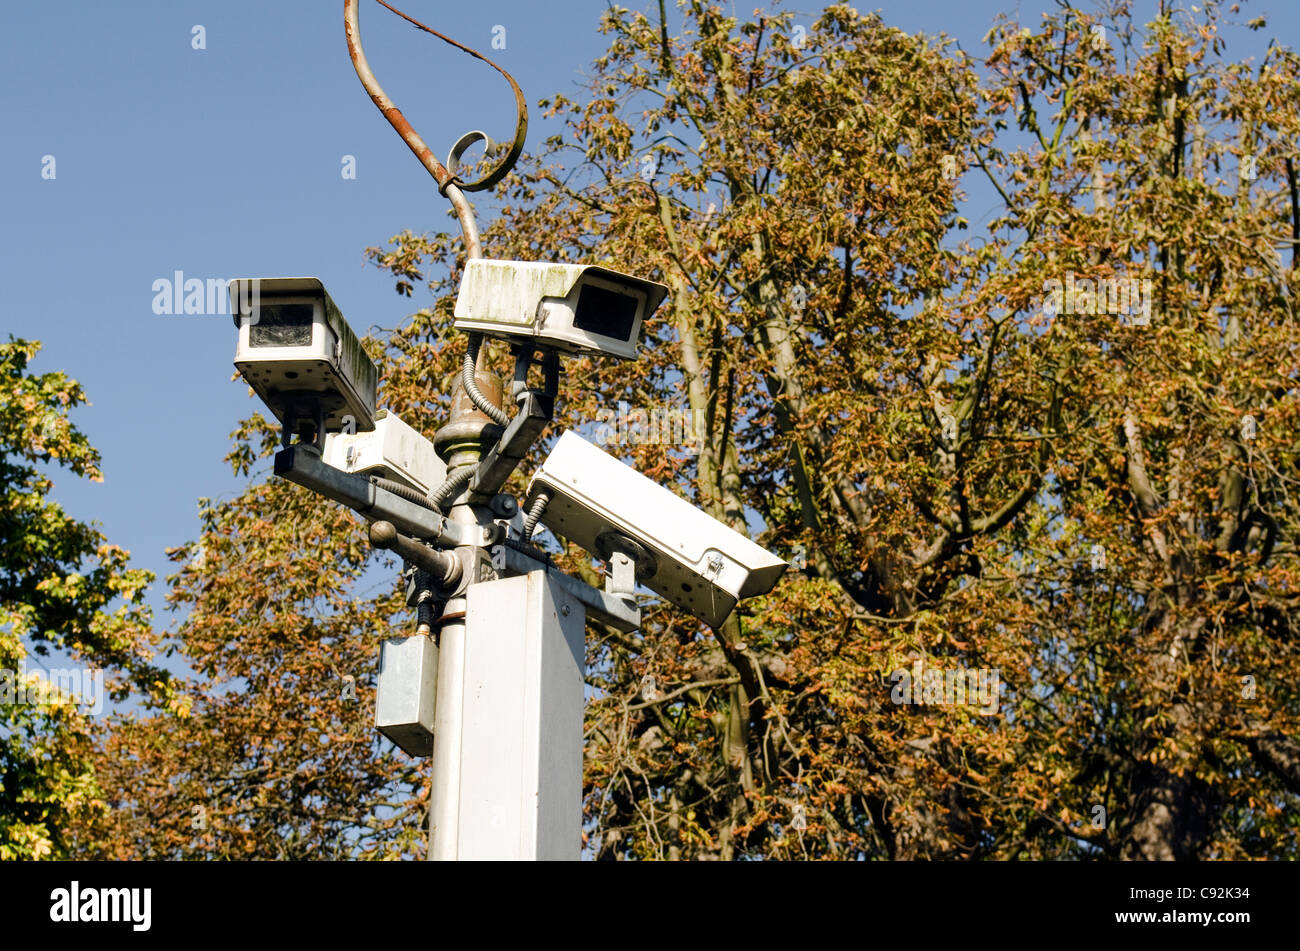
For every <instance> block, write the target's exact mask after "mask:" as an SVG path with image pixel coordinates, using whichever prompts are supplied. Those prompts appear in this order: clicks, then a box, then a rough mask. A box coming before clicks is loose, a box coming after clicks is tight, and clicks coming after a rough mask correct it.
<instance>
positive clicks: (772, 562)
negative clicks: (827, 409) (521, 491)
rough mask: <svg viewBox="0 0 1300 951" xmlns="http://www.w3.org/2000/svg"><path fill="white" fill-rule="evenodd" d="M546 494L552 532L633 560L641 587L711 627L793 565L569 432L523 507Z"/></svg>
mask: <svg viewBox="0 0 1300 951" xmlns="http://www.w3.org/2000/svg"><path fill="white" fill-rule="evenodd" d="M542 493H546V494H547V495H548V496H549V497H550V499H549V501H548V502H547V504H546V509H545V511H544V512H543V513H542V516H541V522H542V524H544V525H545V526H546V527H547V528H549V529H550V530H551V531H553V532H554V533H555V534H557V535H561V536H563V537H564V538H567V539H569V540H570V541H573V542H576V543H577V544H578V545H581V546H582V547H583V548H584V549H586V550H587V551H589V552H591V553H593V554H595V555H597V556H598V557H600V558H603V559H604V560H605V561H610V560H611V558H612V556H613V555H614V554H617V553H622V554H625V555H627V556H629V557H630V558H631V559H632V561H633V562H634V563H635V566H636V578H637V580H638V581H640V582H641V583H642V584H644V585H645V586H646V587H647V588H649V589H650V590H652V591H654V592H655V593H656V594H659V595H660V596H662V597H664V598H666V599H667V600H669V601H671V602H672V603H673V604H675V605H677V606H678V607H680V608H683V609H684V610H686V611H689V612H690V613H691V614H693V615H694V616H695V617H697V618H699V619H700V620H701V621H704V622H705V623H706V624H708V625H710V626H711V627H715V628H716V627H719V626H720V625H721V624H722V622H723V621H725V620H726V619H727V616H728V615H729V614H731V611H732V609H733V608H735V606H736V602H737V601H738V600H740V599H741V598H750V597H754V596H756V595H760V594H766V593H767V592H769V591H771V590H772V588H773V587H775V585H776V583H777V581H778V580H780V578H781V575H782V573H783V572H784V571H785V569H786V568H787V567H788V566H787V564H786V563H785V562H784V561H782V560H781V559H780V558H777V557H776V556H775V555H773V554H771V553H770V552H768V551H766V550H764V549H762V548H760V547H759V546H758V545H755V544H754V543H753V542H751V541H750V540H749V539H748V538H746V537H745V536H744V535H741V534H740V533H738V532H735V531H732V530H731V529H730V528H728V527H727V526H726V525H723V524H722V523H721V522H719V521H717V520H716V519H713V518H711V517H709V516H708V515H706V514H705V513H703V512H701V511H700V510H699V509H697V508H696V507H695V506H693V505H691V503H689V502H687V501H686V500H685V499H682V498H679V497H678V496H676V495H674V494H673V493H672V492H670V491H668V490H667V489H665V488H664V487H663V486H660V485H657V484H655V483H654V482H652V481H651V480H649V479H647V478H646V477H645V476H643V475H642V474H641V473H639V472H637V471H636V470H635V469H633V468H631V467H630V466H626V465H624V464H623V463H622V462H620V461H619V460H617V459H615V458H614V457H613V456H610V455H608V454H607V453H605V452H603V451H602V450H600V449H598V448H597V447H596V446H593V445H592V444H591V443H589V442H587V441H586V440H585V439H583V438H582V437H581V436H579V435H577V434H576V433H574V432H571V431H569V432H565V433H564V434H563V435H561V436H560V438H559V440H558V441H557V442H556V444H555V448H554V449H553V450H551V454H550V455H549V456H547V458H546V461H545V462H544V463H542V468H541V469H539V470H538V471H537V474H536V475H534V476H533V479H532V482H531V483H530V484H529V486H528V501H527V504H525V506H524V509H525V510H530V509H531V508H532V505H533V503H534V501H535V500H536V499H537V498H538V496H539V495H541V494H542Z"/></svg>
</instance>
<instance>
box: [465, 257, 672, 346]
mask: <svg viewBox="0 0 1300 951" xmlns="http://www.w3.org/2000/svg"><path fill="white" fill-rule="evenodd" d="M667 295H668V288H667V287H666V286H665V285H663V284H659V283H656V282H655V281H647V280H643V279H642V278H639V277H632V276H631V275H629V274H622V273H620V272H618V271H611V270H610V269H609V268H603V267H598V266H596V265H589V264H544V263H540V262H536V261H501V260H493V259H489V258H476V259H474V260H471V261H467V262H466V264H465V273H464V276H463V277H461V281H460V293H459V294H458V295H457V297H456V322H455V326H456V328H457V329H459V330H465V331H469V332H476V333H482V334H487V335H488V336H491V337H500V338H504V339H506V340H511V341H514V342H520V343H528V342H531V343H533V344H534V345H535V346H540V347H554V348H555V349H557V350H563V351H565V352H568V353H577V354H591V355H597V356H608V357H617V358H619V359H621V360H632V359H635V358H636V355H637V353H636V348H637V344H638V343H639V342H640V339H641V325H642V323H643V322H644V321H645V320H646V318H648V317H649V316H650V315H651V314H652V313H654V311H655V308H657V307H658V306H659V305H660V304H661V303H662V302H663V299H664V298H665V297H666V296H667Z"/></svg>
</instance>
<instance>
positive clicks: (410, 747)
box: [375, 634, 438, 756]
mask: <svg viewBox="0 0 1300 951" xmlns="http://www.w3.org/2000/svg"><path fill="white" fill-rule="evenodd" d="M437 690H438V645H437V644H435V643H434V642H433V638H432V637H429V636H428V635H427V634H410V635H407V636H405V637H390V638H387V639H386V640H384V642H383V644H382V645H381V646H380V648H379V689H378V690H377V691H376V696H375V726H376V727H377V728H378V729H379V732H380V733H382V734H384V736H386V737H388V738H389V739H390V740H392V741H393V742H394V743H396V744H397V745H398V746H400V747H401V748H402V749H404V750H406V752H408V753H410V754H411V755H412V756H429V755H430V754H432V753H433V718H434V709H435V707H436V703H435V701H436V699H437Z"/></svg>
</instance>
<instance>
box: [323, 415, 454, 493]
mask: <svg viewBox="0 0 1300 951" xmlns="http://www.w3.org/2000/svg"><path fill="white" fill-rule="evenodd" d="M323 459H324V461H325V464H326V465H330V466H333V467H334V468H335V469H342V470H343V471H344V472H356V473H367V474H374V475H378V476H382V477H383V478H385V479H389V480H391V481H393V482H399V483H401V484H402V485H405V486H409V487H410V488H412V489H415V490H416V491H417V492H420V493H422V494H425V495H427V494H428V493H430V492H432V491H433V490H434V489H436V488H438V486H440V485H442V484H443V482H444V481H446V479H447V465H446V463H444V462H443V461H442V460H441V459H439V458H438V454H437V453H436V452H435V451H434V448H433V443H432V442H430V441H429V440H428V439H426V438H425V437H424V436H422V435H421V434H420V433H419V432H417V431H416V430H415V429H413V428H411V427H410V426H408V425H407V424H406V423H404V422H402V420H401V418H400V417H398V415H397V414H396V413H390V412H389V411H388V410H383V409H381V410H380V411H379V412H377V413H376V414H375V428H374V430H373V431H371V432H368V433H366V432H357V433H346V432H342V433H330V434H329V435H328V436H326V437H325V453H324V456H323Z"/></svg>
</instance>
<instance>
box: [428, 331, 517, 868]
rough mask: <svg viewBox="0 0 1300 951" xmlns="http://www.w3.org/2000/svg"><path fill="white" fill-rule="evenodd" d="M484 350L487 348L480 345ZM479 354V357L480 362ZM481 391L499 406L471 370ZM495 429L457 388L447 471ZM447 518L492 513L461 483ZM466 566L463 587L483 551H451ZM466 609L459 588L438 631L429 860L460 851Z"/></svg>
mask: <svg viewBox="0 0 1300 951" xmlns="http://www.w3.org/2000/svg"><path fill="white" fill-rule="evenodd" d="M484 350H486V348H484ZM482 356H483V354H482V353H480V355H479V357H480V360H482ZM475 378H476V380H477V382H478V386H479V389H480V391H481V392H482V394H483V395H484V396H485V397H486V398H487V400H488V401H489V402H492V403H494V404H496V405H497V406H500V405H501V402H502V383H501V380H500V378H499V377H497V376H496V375H495V374H493V373H491V372H490V371H487V370H484V369H480V370H479V372H478V373H476V374H475ZM499 430H500V427H498V426H497V425H496V424H494V423H493V422H492V421H491V420H490V419H489V418H488V417H487V414H485V413H484V412H483V411H482V410H480V409H478V408H477V407H476V406H475V405H474V403H473V401H472V400H471V399H470V397H469V394H468V393H466V392H465V389H464V387H461V388H459V389H457V391H456V395H455V397H454V398H453V399H452V402H451V415H450V418H449V420H448V422H447V425H446V426H444V427H442V428H441V429H440V430H438V432H437V433H436V434H435V435H434V437H433V443H434V447H435V449H436V450H437V452H438V455H439V456H441V457H442V459H443V460H444V461H445V462H446V463H447V472H448V473H449V477H450V473H452V472H454V471H456V470H459V469H462V468H464V467H465V466H477V465H478V463H479V461H480V460H481V459H482V458H483V455H484V453H485V452H486V451H487V449H488V448H489V447H490V446H491V445H492V444H493V443H494V442H495V440H496V436H497V433H498V432H499ZM448 520H449V521H450V522H451V523H452V524H453V525H465V526H490V525H492V523H493V521H494V514H493V512H492V510H491V508H489V507H488V506H487V505H486V504H485V502H479V501H477V500H476V499H475V497H474V492H473V490H472V489H471V488H470V487H469V486H468V484H467V485H466V487H465V488H464V489H462V490H461V492H460V495H459V496H458V498H457V499H456V500H455V504H454V505H452V507H451V511H450V512H449V513H448ZM456 555H457V557H458V558H460V559H461V561H462V564H463V565H464V566H465V570H464V576H463V582H462V585H461V587H462V589H467V588H468V587H469V586H470V585H472V584H474V583H475V582H477V581H479V580H480V573H481V570H482V565H483V557H484V556H483V550H482V549H480V548H477V547H475V546H471V545H464V546H461V547H458V548H457V549H456ZM465 611H466V600H465V595H464V593H463V590H462V592H461V593H460V594H459V595H458V596H456V597H452V598H450V599H449V600H448V601H447V604H446V607H445V608H444V610H443V613H442V617H441V618H439V630H438V665H439V666H438V701H437V708H436V710H435V713H434V732H433V763H432V769H433V777H432V788H431V790H430V795H429V852H428V855H429V858H430V859H431V860H434V861H453V860H455V859H456V858H457V857H458V855H459V847H458V841H457V828H458V826H459V822H460V788H461V781H460V780H461V775H460V764H461V757H462V748H461V744H462V732H463V731H462V722H461V717H462V711H463V700H464V694H465Z"/></svg>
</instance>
